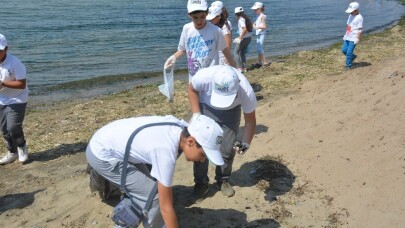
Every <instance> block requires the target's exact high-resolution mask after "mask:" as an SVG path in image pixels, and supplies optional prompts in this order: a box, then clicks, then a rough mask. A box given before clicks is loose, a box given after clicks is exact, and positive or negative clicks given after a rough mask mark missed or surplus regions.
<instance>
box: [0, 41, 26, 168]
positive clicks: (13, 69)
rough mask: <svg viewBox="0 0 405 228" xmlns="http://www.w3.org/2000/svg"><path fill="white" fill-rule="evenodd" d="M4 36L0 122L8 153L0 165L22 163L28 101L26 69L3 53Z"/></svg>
mask: <svg viewBox="0 0 405 228" xmlns="http://www.w3.org/2000/svg"><path fill="white" fill-rule="evenodd" d="M7 51H8V46H7V40H6V37H5V36H4V35H2V34H0V74H1V78H0V123H1V133H2V134H3V138H4V140H5V143H6V146H7V149H8V152H7V154H6V155H5V156H4V157H3V158H2V159H0V165H5V164H8V163H11V162H14V161H15V160H17V158H18V160H19V161H20V162H26V161H27V160H28V149H27V145H26V141H25V137H24V132H23V126H22V125H23V121H24V117H25V109H26V107H27V100H28V86H27V81H26V69H25V66H24V65H23V64H22V63H21V61H20V60H19V59H18V58H17V57H15V56H14V55H11V54H9V53H7Z"/></svg>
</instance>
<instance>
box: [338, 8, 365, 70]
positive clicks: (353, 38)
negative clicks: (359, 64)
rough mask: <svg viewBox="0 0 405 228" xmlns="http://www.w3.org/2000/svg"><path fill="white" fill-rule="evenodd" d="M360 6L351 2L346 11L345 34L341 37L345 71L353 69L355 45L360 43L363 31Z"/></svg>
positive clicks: (355, 56)
mask: <svg viewBox="0 0 405 228" xmlns="http://www.w3.org/2000/svg"><path fill="white" fill-rule="evenodd" d="M359 7H360V4H359V3H357V2H352V3H350V4H349V7H348V8H347V10H346V13H349V14H350V15H349V18H348V19H347V23H346V24H347V26H346V33H345V35H344V36H343V45H342V53H343V54H344V55H345V56H346V64H345V68H346V69H351V68H352V67H353V61H354V60H355V59H356V58H357V55H355V54H354V49H355V48H356V45H357V44H358V43H359V42H360V36H361V33H362V31H363V16H362V15H361V14H360V12H359Z"/></svg>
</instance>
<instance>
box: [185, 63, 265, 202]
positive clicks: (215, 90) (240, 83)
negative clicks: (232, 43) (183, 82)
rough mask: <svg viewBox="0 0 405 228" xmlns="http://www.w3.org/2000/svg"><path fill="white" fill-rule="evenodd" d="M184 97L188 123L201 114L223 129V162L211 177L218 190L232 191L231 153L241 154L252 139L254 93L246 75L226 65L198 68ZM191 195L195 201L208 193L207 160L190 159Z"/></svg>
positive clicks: (254, 121) (227, 194) (233, 192)
mask: <svg viewBox="0 0 405 228" xmlns="http://www.w3.org/2000/svg"><path fill="white" fill-rule="evenodd" d="M188 98H189V101H190V105H191V110H192V112H193V117H192V118H191V123H193V122H194V119H195V118H197V117H198V116H199V115H200V114H201V113H202V114H204V115H207V116H209V117H211V118H212V119H214V120H215V121H216V122H217V123H218V124H219V125H220V126H221V127H222V129H223V131H224V136H223V140H222V144H221V154H222V158H223V159H224V162H225V164H224V165H222V166H217V167H216V171H215V179H216V184H217V187H218V188H219V189H220V190H221V192H222V193H223V194H224V195H225V196H227V197H231V196H233V195H234V194H235V191H234V189H233V188H232V186H231V184H230V183H229V181H228V180H229V177H230V175H231V172H232V164H233V160H234V157H235V154H236V153H238V154H244V153H245V152H246V151H247V150H248V149H249V146H250V144H251V142H252V139H253V136H254V133H255V129H256V114H255V109H256V106H257V100H256V95H255V93H254V91H253V88H252V86H251V85H250V83H249V81H248V80H247V79H246V77H245V76H244V75H243V74H242V73H241V72H239V71H238V70H237V69H235V68H233V67H231V66H228V65H218V66H212V67H209V68H205V69H202V70H201V71H199V72H198V73H197V74H196V75H195V76H194V77H193V79H192V81H191V83H190V85H189V89H188ZM241 111H243V115H244V119H245V126H244V131H243V138H242V140H237V135H238V130H239V125H240V121H241ZM194 181H195V186H194V194H195V196H196V198H197V201H200V200H202V199H204V196H205V195H206V194H207V193H208V191H209V187H208V183H209V178H208V162H194Z"/></svg>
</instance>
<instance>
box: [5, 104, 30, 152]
mask: <svg viewBox="0 0 405 228" xmlns="http://www.w3.org/2000/svg"><path fill="white" fill-rule="evenodd" d="M26 107H27V103H24V104H11V105H9V107H8V109H9V111H8V115H7V130H8V132H9V135H10V136H11V138H12V140H13V144H14V146H16V147H23V146H25V137H24V132H23V128H22V124H23V121H24V117H25V109H26Z"/></svg>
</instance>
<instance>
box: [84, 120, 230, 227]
mask: <svg viewBox="0 0 405 228" xmlns="http://www.w3.org/2000/svg"><path fill="white" fill-rule="evenodd" d="M168 123H172V124H174V125H168ZM146 124H163V125H155V126H149V127H144V126H146ZM136 130H139V131H138V133H137V134H135V136H133V140H132V142H131V143H130V144H129V147H128V148H129V158H128V161H129V163H128V166H127V176H126V184H125V188H126V190H127V192H128V195H129V197H131V199H132V200H133V202H134V203H135V204H137V205H138V206H139V207H140V208H144V206H145V204H146V201H147V199H148V197H149V194H150V192H151V191H152V189H153V187H154V185H155V184H156V183H157V190H158V194H157V195H156V196H155V197H154V199H153V202H152V206H151V208H150V209H149V211H148V216H146V217H144V219H143V221H142V222H143V226H144V227H164V226H166V227H178V223H177V217H176V213H175V211H174V208H173V196H172V185H173V175H174V171H175V165H176V160H177V158H178V157H179V156H180V155H181V154H182V153H184V157H185V158H186V160H187V161H200V162H203V161H206V160H210V161H211V162H212V163H214V164H216V165H223V164H224V161H223V159H222V157H221V153H220V144H221V142H222V136H223V131H222V129H221V127H220V126H219V125H218V124H217V123H216V122H215V121H214V120H212V119H211V118H209V117H207V116H204V115H200V116H199V117H198V118H197V119H195V120H194V121H193V122H192V123H190V124H188V123H187V122H185V121H183V120H179V119H177V118H176V117H174V116H144V117H136V118H128V119H121V120H116V121H113V122H111V123H109V124H107V125H105V126H104V127H102V128H100V129H99V130H98V131H97V132H96V133H95V134H94V135H93V137H92V138H91V140H90V142H89V144H88V146H87V149H86V158H87V161H88V163H89V165H90V166H91V167H92V169H94V170H95V171H96V172H98V174H100V175H101V176H102V177H104V178H105V179H106V180H107V181H109V182H111V183H113V184H114V185H115V186H120V185H121V173H122V172H123V158H124V154H125V151H126V147H127V143H128V140H129V138H130V137H131V135H132V134H133V133H134V132H135V131H136ZM139 164H145V165H148V166H149V168H148V169H146V167H145V169H142V167H143V166H140V165H139ZM150 167H151V168H150ZM145 171H146V172H145ZM131 227H132V226H131Z"/></svg>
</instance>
